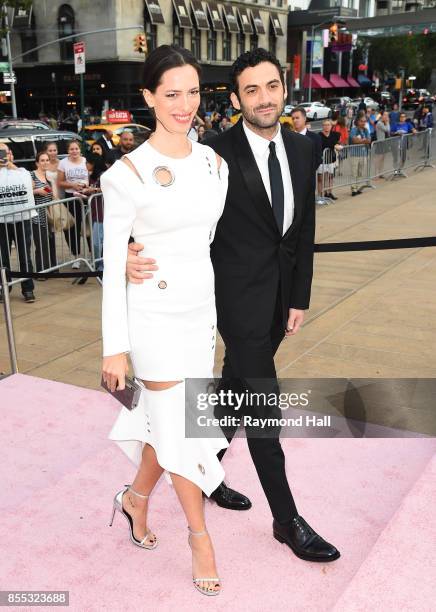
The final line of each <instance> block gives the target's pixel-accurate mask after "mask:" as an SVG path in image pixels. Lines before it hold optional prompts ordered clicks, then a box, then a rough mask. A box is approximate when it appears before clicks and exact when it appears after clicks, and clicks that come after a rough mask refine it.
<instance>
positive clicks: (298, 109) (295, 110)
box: [291, 106, 307, 119]
mask: <svg viewBox="0 0 436 612" xmlns="http://www.w3.org/2000/svg"><path fill="white" fill-rule="evenodd" d="M294 113H301V114H302V115H303V117H304V118H305V119H306V118H307V113H306V109H305V108H304V106H296V107H295V108H293V109H292V110H291V117H292V115H293V114H294Z"/></svg>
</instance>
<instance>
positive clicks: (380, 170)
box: [369, 136, 401, 179]
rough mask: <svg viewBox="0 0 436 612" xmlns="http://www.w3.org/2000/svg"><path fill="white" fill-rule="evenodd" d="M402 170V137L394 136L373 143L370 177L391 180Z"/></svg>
mask: <svg viewBox="0 0 436 612" xmlns="http://www.w3.org/2000/svg"><path fill="white" fill-rule="evenodd" d="M400 168H401V136H392V137H391V138H385V139H384V140H375V141H374V142H372V143H371V152H370V158H369V176H370V178H371V179H374V178H377V177H380V176H384V177H385V178H391V177H393V176H395V175H396V174H397V173H399V171H400Z"/></svg>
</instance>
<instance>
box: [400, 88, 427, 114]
mask: <svg viewBox="0 0 436 612" xmlns="http://www.w3.org/2000/svg"><path fill="white" fill-rule="evenodd" d="M422 102H424V103H425V104H434V102H435V96H432V95H431V93H430V92H429V91H428V89H408V90H407V91H406V93H405V95H404V97H403V108H404V109H405V110H407V109H415V108H417V107H418V105H419V104H421V103H422Z"/></svg>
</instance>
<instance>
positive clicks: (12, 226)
mask: <svg viewBox="0 0 436 612" xmlns="http://www.w3.org/2000/svg"><path fill="white" fill-rule="evenodd" d="M12 243H14V244H15V248H16V250H17V257H18V264H19V270H18V271H19V272H23V276H25V273H26V272H33V266H32V252H31V245H32V230H31V221H16V222H15V223H0V255H1V257H0V263H1V267H3V268H8V269H11V263H10V254H11V247H12ZM33 289H34V284H33V280H32V279H31V278H26V280H24V281H22V283H21V292H22V293H23V294H24V293H27V292H28V291H33Z"/></svg>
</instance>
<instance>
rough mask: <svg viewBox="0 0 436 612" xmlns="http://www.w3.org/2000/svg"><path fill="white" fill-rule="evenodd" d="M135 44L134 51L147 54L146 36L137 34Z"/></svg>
mask: <svg viewBox="0 0 436 612" xmlns="http://www.w3.org/2000/svg"><path fill="white" fill-rule="evenodd" d="M134 43H135V45H134V50H135V51H136V52H137V53H147V38H146V36H145V34H137V35H136V36H135V39H134Z"/></svg>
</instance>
